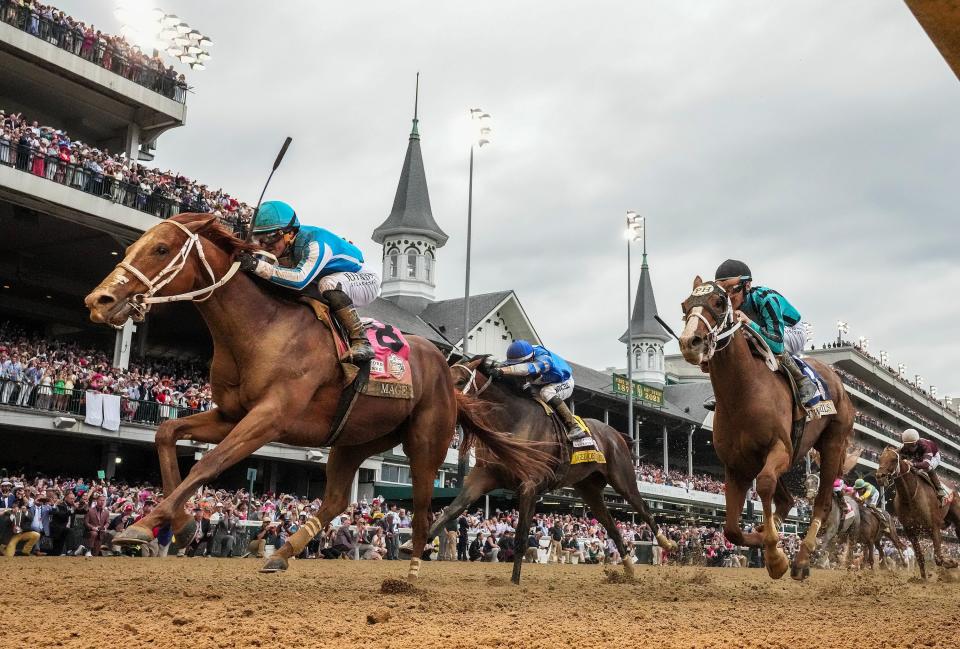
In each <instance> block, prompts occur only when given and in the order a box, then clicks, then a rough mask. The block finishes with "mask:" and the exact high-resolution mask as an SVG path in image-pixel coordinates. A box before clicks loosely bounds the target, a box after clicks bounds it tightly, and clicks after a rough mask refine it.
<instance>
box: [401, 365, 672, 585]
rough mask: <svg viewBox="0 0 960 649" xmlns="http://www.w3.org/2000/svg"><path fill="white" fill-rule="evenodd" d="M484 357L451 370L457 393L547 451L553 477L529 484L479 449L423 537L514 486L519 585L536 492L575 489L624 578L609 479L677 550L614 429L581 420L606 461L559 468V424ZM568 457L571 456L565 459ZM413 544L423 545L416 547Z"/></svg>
mask: <svg viewBox="0 0 960 649" xmlns="http://www.w3.org/2000/svg"><path fill="white" fill-rule="evenodd" d="M487 363H488V361H487V357H486V356H478V357H475V358H473V359H471V360H470V361H468V362H466V363H459V364H456V365H454V366H452V367H451V368H450V372H451V373H452V375H453V377H454V381H455V382H456V383H455V385H456V388H457V391H458V393H460V394H464V395H467V396H471V395H475V396H476V397H477V402H476V403H482V404H484V407H485V410H486V413H487V417H488V422H487V426H488V427H492V428H495V429H496V430H510V431H512V432H513V434H514V436H515V437H516V438H517V439H519V440H526V441H529V442H531V444H532V445H536V448H538V449H543V450H544V451H546V452H547V453H549V454H550V456H551V459H552V460H553V462H552V465H553V466H556V467H557V468H556V469H555V472H556V473H555V475H554V476H551V477H549V478H548V479H547V480H546V481H544V482H542V483H540V484H537V485H533V484H530V483H527V484H526V485H524V484H522V481H521V480H520V479H519V478H518V476H517V475H516V472H515V471H514V467H512V466H510V465H505V464H503V463H501V462H497V461H496V459H495V458H492V457H490V456H489V455H488V454H486V453H484V452H483V451H478V452H477V465H476V466H475V467H474V468H473V470H472V471H470V474H469V475H468V476H467V479H466V480H465V481H464V488H463V490H462V491H461V492H460V494H459V495H458V496H457V497H456V499H454V501H453V502H452V503H451V504H450V506H448V507H447V508H446V509H444V510H443V513H442V514H441V515H440V516H439V517H438V518H437V520H436V521H434V523H433V525H432V526H431V528H430V532H429V533H428V535H427V538H430V539H432V538H434V537H435V536H436V535H437V534H438V533H440V532H441V530H443V526H444V525H445V524H446V523H447V522H449V521H450V520H452V519H454V518H456V517H457V516H459V514H460V512H462V511H463V510H464V509H466V508H467V507H469V506H470V503H472V502H474V501H475V500H477V499H478V498H480V496H482V495H483V494H485V493H487V492H489V491H491V490H493V489H496V488H506V489H514V490H515V493H516V495H517V510H518V511H519V512H520V517H519V521H518V523H517V534H516V544H517V547H516V552H515V553H514V559H513V576H512V580H513V583H515V584H518V583H520V569H521V566H522V563H523V555H524V551H525V550H526V547H527V533H528V530H529V529H530V521H531V518H532V517H533V510H534V506H535V504H536V501H537V496H538V494H539V493H542V492H544V491H549V490H553V489H557V488H560V487H573V488H574V489H575V490H576V491H577V492H578V493H579V494H580V496H581V497H582V498H583V500H584V502H585V503H586V504H587V506H588V507H590V509H591V510H592V511H593V513H594V515H595V516H596V517H597V520H598V521H600V523H601V524H602V525H603V526H604V528H606V530H607V534H608V535H609V536H610V538H611V539H612V540H613V542H614V543H615V544H616V546H617V550H618V551H619V552H620V556H621V557H622V558H623V569H624V571H625V572H626V574H627V575H628V576H633V561H632V558H631V556H630V555H629V553H628V552H627V550H626V546H625V545H624V543H623V537H622V536H621V535H620V531H619V530H618V529H617V525H616V521H615V520H614V518H613V516H611V514H610V510H609V509H607V506H606V504H605V503H604V502H603V489H604V487H606V486H607V483H610V485H611V486H612V487H613V488H614V489H616V491H617V493H619V494H620V495H621V496H623V497H624V498H625V499H626V500H627V502H629V503H630V504H631V505H632V506H633V507H634V508H635V509H636V510H637V513H638V514H639V515H640V518H642V519H643V521H644V522H645V523H647V525H649V526H650V529H651V530H652V531H653V533H654V534H655V535H656V537H657V542H658V543H659V544H660V546H661V547H663V548H665V549H667V550H674V549H676V547H677V545H676V543H674V542H673V541H670V540H669V539H667V538H666V536H664V535H663V534H662V533H661V532H660V530H659V526H658V525H657V521H656V520H655V519H654V517H653V515H652V514H651V513H650V510H649V509H648V508H647V504H646V502H644V500H643V497H642V496H641V495H640V491H639V490H638V489H637V476H636V473H635V472H634V470H633V456H632V454H631V452H630V447H629V446H628V445H627V443H626V441H625V440H624V438H623V436H622V435H621V434H620V433H619V432H617V431H616V430H615V429H614V428H613V427H611V426H608V425H607V424H604V423H603V422H601V421H597V420H595V419H587V420H585V422H586V423H587V425H588V426H589V428H590V431H591V433H593V437H594V439H595V440H596V443H597V448H598V449H599V450H601V451H602V452H603V454H604V456H605V457H606V460H607V461H606V463H605V464H599V463H595V462H589V463H582V464H575V465H569V466H566V467H561V466H559V464H560V462H561V461H563V460H562V456H563V448H562V447H561V446H560V444H561V443H563V444H566V436H565V434H562V437H563V441H562V442H561V441H560V440H559V438H558V435H557V428H556V426H555V424H554V422H553V421H552V418H551V416H550V415H548V414H547V413H546V411H545V410H544V408H543V407H542V406H541V405H540V404H539V403H537V402H536V401H534V400H533V399H531V398H530V397H529V396H526V395H521V394H518V393H517V390H515V389H513V388H512V387H511V385H510V384H509V381H510V379H506V380H504V381H491V380H490V378H489V376H488V374H487V372H488V371H489V366H488V365H487ZM567 461H569V458H568V459H567ZM413 547H422V546H418V545H414V546H413Z"/></svg>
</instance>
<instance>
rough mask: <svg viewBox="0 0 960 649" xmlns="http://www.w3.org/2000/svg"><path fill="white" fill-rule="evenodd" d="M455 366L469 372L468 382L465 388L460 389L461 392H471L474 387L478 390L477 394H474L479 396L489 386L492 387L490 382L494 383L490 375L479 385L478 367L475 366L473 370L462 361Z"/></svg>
mask: <svg viewBox="0 0 960 649" xmlns="http://www.w3.org/2000/svg"><path fill="white" fill-rule="evenodd" d="M453 367H454V368H456V369H461V370H464V371H465V372H466V373H467V383H466V385H464V386H463V390H461V391H460V392H461V394H467V393H469V392H470V388H471V387H472V388H473V389H474V390H476V394H474V396H477V397H479V396H480V395H481V394H483V391H484V390H486V389H487V388H488V387H490V384H491V383H493V380H492V379H490V377H486V379H487V381H486V382H485V383H484V384H483V385H481V386H478V385H477V374H478V372H477V368H473V369H472V370H471V369H470V368H468V367H467V366H466V365H461V364H460V363H457V364H456V365H454V366H453Z"/></svg>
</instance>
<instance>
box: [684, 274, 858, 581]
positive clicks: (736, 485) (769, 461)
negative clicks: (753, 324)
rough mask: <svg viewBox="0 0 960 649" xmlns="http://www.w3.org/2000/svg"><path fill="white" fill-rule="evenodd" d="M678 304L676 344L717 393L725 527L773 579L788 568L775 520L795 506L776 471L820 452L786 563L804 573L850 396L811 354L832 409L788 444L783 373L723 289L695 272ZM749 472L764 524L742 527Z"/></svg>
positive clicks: (789, 416) (828, 493) (844, 433)
mask: <svg viewBox="0 0 960 649" xmlns="http://www.w3.org/2000/svg"><path fill="white" fill-rule="evenodd" d="M682 308H683V317H684V321H685V325H684V330H683V334H682V335H681V336H680V351H681V352H682V353H683V357H684V359H686V361H687V362H688V363H692V364H694V365H700V366H701V367H706V366H707V364H709V372H710V381H711V383H712V384H713V390H714V393H715V394H716V396H717V406H716V411H715V413H714V418H713V445H714V448H715V449H716V453H717V457H719V458H720V461H721V462H722V463H723V465H724V469H725V472H726V476H725V482H726V521H725V523H724V534H725V535H726V537H727V539H728V540H730V542H731V543H734V544H736V545H746V546H750V547H760V546H762V547H763V548H764V551H765V552H764V555H765V558H766V565H767V573H768V574H769V575H770V576H771V577H773V578H774V579H779V578H780V577H782V576H783V574H784V573H785V572H786V571H787V567H788V562H787V557H786V555H785V554H784V553H783V551H782V550H780V549H779V548H778V547H777V542H778V541H779V532H778V526H779V523H780V522H781V521H782V520H783V519H784V518H785V517H786V515H787V513H788V512H789V511H790V509H791V507H792V506H793V496H792V495H791V494H790V490H789V489H788V488H787V486H786V484H785V483H784V481H783V478H782V476H783V474H784V473H786V472H787V471H788V470H789V469H790V468H791V467H792V466H793V465H794V464H795V462H796V461H797V460H798V459H800V458H802V457H803V456H804V455H805V454H806V453H807V452H808V451H809V450H810V449H811V448H816V449H817V451H819V453H820V458H821V464H820V486H819V488H818V491H817V497H816V501H815V502H814V506H813V516H812V519H811V522H810V528H809V529H808V530H807V534H806V536H805V537H804V540H803V543H802V544H801V545H800V549H799V551H798V552H797V554H796V556H795V557H794V561H793V567H792V570H791V576H792V577H793V578H794V579H804V578H805V577H806V576H807V575H808V574H809V565H810V553H811V552H813V550H814V549H815V548H816V544H817V533H818V532H819V530H820V526H821V525H822V524H823V521H824V520H825V519H826V516H827V514H828V513H829V512H830V508H831V501H832V500H833V494H832V485H833V480H834V478H837V477H839V475H840V471H841V468H842V467H841V464H842V463H843V460H844V457H845V451H846V447H847V440H848V438H849V436H850V434H851V431H852V430H853V415H854V408H853V404H852V403H851V401H850V397H849V396H848V395H847V393H846V391H845V390H844V389H843V384H842V383H841V381H840V377H839V376H837V374H836V373H835V372H834V371H833V370H832V369H830V368H829V367H827V366H826V365H824V364H822V363H818V362H815V361H810V364H811V365H813V366H814V367H815V368H816V370H817V371H818V372H819V373H820V376H821V377H823V380H824V381H825V382H826V384H827V387H828V389H829V390H830V393H831V395H833V398H834V404H835V406H836V410H837V412H836V414H834V415H828V416H822V417H819V418H817V419H814V420H812V421H810V422H808V423H807V424H806V425H805V427H804V429H803V433H802V435H801V436H800V439H799V440H798V442H797V445H796V448H794V444H793V441H792V440H791V428H792V424H793V421H794V420H795V419H799V418H800V417H802V416H803V413H802V411H801V410H800V409H799V408H796V407H795V406H794V403H793V397H792V394H791V390H790V387H789V386H788V384H787V381H786V379H784V378H783V377H782V376H780V375H779V373H775V372H772V371H770V369H768V367H767V366H766V364H765V362H764V361H763V360H762V359H760V358H757V357H755V356H754V355H753V353H751V350H750V346H749V344H748V342H747V337H746V336H747V334H745V333H744V331H743V330H741V328H740V326H741V323H740V322H738V321H737V318H736V316H735V315H734V312H733V307H732V306H731V303H730V299H729V297H728V296H727V293H726V291H724V289H723V288H722V287H721V286H719V285H718V284H717V283H716V282H704V281H703V280H702V279H700V277H699V276H698V277H697V278H696V279H694V281H693V292H692V293H691V295H690V296H689V297H688V298H687V299H686V300H685V301H684V302H683V304H682ZM754 478H756V490H757V494H758V495H759V496H760V500H761V501H762V503H763V526H762V529H760V530H759V531H755V532H749V533H746V532H744V531H743V530H742V529H741V527H740V513H741V511H742V510H743V503H744V498H745V497H746V494H747V490H748V489H749V488H750V483H751V482H752V481H753V479H754ZM774 504H775V505H776V513H774V509H773V506H774Z"/></svg>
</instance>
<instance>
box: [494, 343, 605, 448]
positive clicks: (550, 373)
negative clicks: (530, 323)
mask: <svg viewBox="0 0 960 649" xmlns="http://www.w3.org/2000/svg"><path fill="white" fill-rule="evenodd" d="M503 376H519V377H524V378H527V379H529V381H530V384H531V386H532V387H535V388H540V398H541V399H543V400H544V401H546V402H547V404H548V405H549V406H550V407H551V408H553V409H554V410H555V411H556V413H557V415H558V416H559V417H560V419H561V421H563V425H564V426H566V428H567V439H568V440H570V441H571V442H574V441H576V440H578V439H583V438H584V437H587V433H586V431H585V430H583V429H582V428H581V427H580V424H579V423H577V420H576V418H574V416H573V413H572V412H570V409H569V408H568V407H567V404H566V402H565V399H569V398H570V397H571V396H572V395H573V371H572V370H571V369H570V365H568V364H567V362H566V361H565V360H563V359H562V358H560V357H559V356H557V355H556V354H554V353H553V352H551V351H550V350H548V349H546V348H544V347H541V346H540V345H531V344H530V343H528V342H527V341H526V340H515V341H513V342H512V343H510V346H509V347H507V362H506V363H504V364H503V365H496V366H494V367H493V368H491V370H490V377H491V378H500V377H503Z"/></svg>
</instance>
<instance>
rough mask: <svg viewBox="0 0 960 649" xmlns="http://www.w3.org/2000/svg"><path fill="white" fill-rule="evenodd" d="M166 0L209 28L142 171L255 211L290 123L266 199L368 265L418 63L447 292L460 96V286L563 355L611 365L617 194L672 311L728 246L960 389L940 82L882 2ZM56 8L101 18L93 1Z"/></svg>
mask: <svg viewBox="0 0 960 649" xmlns="http://www.w3.org/2000/svg"><path fill="white" fill-rule="evenodd" d="M158 2H159V0H158ZM163 2H164V4H162V5H161V6H162V8H163V9H165V10H167V11H171V12H174V13H176V14H178V15H179V16H181V17H183V18H184V19H185V20H186V21H187V22H189V23H190V24H191V26H193V27H195V28H197V29H199V30H200V31H202V32H204V33H207V34H209V35H210V36H211V37H212V38H213V40H214V42H215V45H214V47H213V48H212V54H213V58H212V60H211V61H210V62H209V65H208V68H207V70H205V71H202V72H193V73H190V74H189V82H190V84H191V85H192V86H194V94H192V95H190V97H189V99H188V114H187V126H186V127H184V128H181V129H178V130H176V131H174V132H171V133H168V134H165V135H163V136H162V137H161V138H160V140H159V143H158V148H157V154H158V155H157V160H156V162H157V163H158V165H159V166H162V167H169V168H171V169H175V170H179V171H181V172H182V173H184V174H185V175H187V176H190V177H193V178H197V179H201V180H204V181H206V182H207V183H208V184H212V185H214V186H220V185H222V186H223V187H224V188H226V189H227V190H228V191H230V192H232V193H234V194H235V195H238V196H240V197H241V198H242V199H245V200H247V201H249V202H254V201H256V198H257V196H258V194H259V191H260V187H261V185H262V183H263V181H264V179H265V176H266V174H267V172H268V170H269V166H270V164H271V162H272V160H273V157H274V155H275V154H276V150H277V149H278V148H279V145H280V143H281V142H282V140H283V137H284V136H286V135H291V136H293V138H294V143H293V146H292V148H291V150H290V153H289V154H288V156H287V159H286V162H285V163H284V166H283V167H282V169H281V171H279V172H278V173H277V175H276V176H275V178H274V181H273V184H272V186H271V188H270V191H269V192H268V198H278V199H283V200H286V201H288V202H290V203H291V204H293V205H294V206H295V208H296V209H297V212H298V214H299V215H300V216H301V218H302V219H303V220H304V221H306V222H308V223H312V224H317V225H322V226H324V227H327V228H330V229H332V230H334V231H337V232H339V233H342V234H343V235H344V236H348V237H350V238H352V239H354V240H355V241H358V242H360V243H361V247H362V248H363V249H364V252H365V253H366V255H367V256H368V258H370V259H374V260H377V259H379V257H380V255H381V250H380V249H379V247H378V246H376V244H374V243H373V242H372V241H371V240H370V233H371V232H372V230H373V228H374V227H376V226H377V225H378V224H379V223H380V222H381V221H383V219H384V218H385V217H386V216H387V214H388V213H389V211H390V207H391V204H392V201H393V195H394V192H395V190H396V184H397V179H398V174H399V172H400V167H401V163H402V162H403V155H404V151H405V147H406V139H407V134H408V133H409V129H410V117H411V113H412V104H413V85H414V74H415V73H416V72H417V71H418V70H419V71H420V72H421V94H420V118H421V133H422V137H423V139H422V148H423V155H424V160H425V164H426V171H427V179H428V183H429V187H430V195H431V196H430V197H431V202H432V205H433V213H434V216H435V217H436V219H437V222H438V223H439V224H440V225H441V227H442V228H443V229H444V230H445V231H446V232H447V233H448V234H449V235H450V241H449V242H448V243H447V245H446V247H445V248H443V249H442V250H440V252H439V255H438V297H440V298H448V297H455V296H457V295H462V292H463V263H464V246H465V237H464V232H465V229H466V202H467V156H468V150H469V148H468V147H469V145H468V142H467V138H466V133H467V130H466V129H465V128H464V125H465V123H466V116H467V110H468V109H469V108H471V107H475V106H479V107H482V108H484V109H485V110H487V111H488V112H490V113H491V114H492V115H493V118H494V123H493V128H494V133H493V135H494V137H493V140H494V141H493V144H492V145H491V146H490V147H489V148H487V147H485V148H484V149H483V151H482V153H481V154H480V155H479V156H478V159H477V166H476V178H475V195H474V199H475V202H474V206H475V211H474V217H475V219H474V251H473V253H474V256H473V259H474V267H473V278H474V279H473V286H472V289H473V292H488V291H496V290H503V289H511V288H512V289H514V290H515V291H516V292H517V295H518V296H519V297H520V300H521V302H522V303H523V305H524V307H525V309H526V311H527V313H528V315H529V316H530V318H531V319H532V321H533V323H534V326H535V327H536V329H537V331H538V333H539V334H540V336H541V338H542V339H543V341H544V343H545V344H546V345H548V346H549V347H552V348H554V349H556V350H557V351H558V352H559V353H560V354H561V355H563V356H566V357H568V358H570V359H571V360H575V361H577V362H580V363H583V364H586V365H591V366H594V367H598V368H602V367H605V366H609V365H621V366H622V365H624V364H625V360H624V354H625V349H624V347H623V345H622V344H620V343H619V342H617V338H618V337H619V336H620V334H621V333H622V332H623V331H624V329H625V327H626V305H625V291H626V284H625V282H626V278H625V270H626V260H625V243H624V239H623V238H622V224H623V217H624V212H625V211H626V210H627V209H635V210H637V211H638V212H640V213H642V214H645V215H646V216H647V224H648V232H649V240H648V247H649V251H650V265H651V269H652V276H653V282H654V288H655V290H656V295H657V302H658V306H659V310H660V313H661V314H662V316H663V317H664V318H665V319H666V320H667V321H668V322H671V323H678V322H679V319H680V318H679V304H680V302H681V301H682V300H683V299H684V298H685V297H686V295H687V294H688V293H689V289H690V286H691V282H692V279H693V277H694V275H696V274H698V273H699V274H702V275H703V276H704V277H708V276H709V277H712V274H713V271H714V269H715V268H716V266H717V265H718V263H719V262H720V261H722V260H723V259H725V258H727V257H734V258H739V259H742V260H744V261H746V262H747V263H748V264H749V265H750V266H751V268H752V269H753V273H754V276H755V278H756V280H757V281H758V282H759V283H762V284H765V285H768V286H772V287H774V288H776V289H778V290H779V291H781V292H782V293H784V294H786V295H787V296H788V297H789V299H790V300H791V301H792V302H793V303H794V304H795V305H796V306H797V307H798V308H799V310H800V311H801V313H802V314H803V316H804V318H805V319H806V320H808V321H810V322H811V323H812V324H813V326H814V329H815V334H814V337H815V339H816V341H817V342H818V343H819V342H823V341H826V340H829V339H831V338H835V337H836V330H835V323H836V321H837V319H838V318H843V319H845V320H847V321H848V322H849V323H850V327H851V331H850V335H849V336H848V338H851V339H856V338H857V337H859V336H861V335H863V336H867V337H868V338H869V339H870V349H871V351H874V352H876V351H879V350H881V349H883V350H886V351H887V352H888V353H889V355H890V362H891V363H892V364H893V365H894V366H895V365H896V364H897V363H898V362H904V363H906V364H907V371H908V373H909V374H910V375H911V376H912V375H913V374H916V373H919V374H922V375H923V376H924V378H925V380H926V384H927V385H930V384H934V385H936V386H937V387H938V390H939V392H940V394H951V395H958V394H960V378H958V374H957V372H956V364H957V361H958V360H960V336H958V329H960V327H958V322H960V291H958V290H957V289H958V287H960V264H958V263H957V259H958V250H960V227H958V225H957V219H958V214H957V209H956V205H957V197H958V195H960V182H958V177H960V174H958V171H960V165H958V155H960V153H958V152H960V119H958V118H957V116H958V114H960V83H958V81H957V79H956V78H955V77H954V75H953V74H952V73H951V71H950V70H949V68H948V67H947V65H946V64H945V63H944V61H943V60H942V59H941V57H940V55H939V53H938V52H937V51H936V48H935V47H934V46H933V44H932V43H931V42H930V41H929V39H928V38H927V36H926V34H925V33H924V32H923V30H922V29H921V27H920V26H919V24H918V23H917V22H916V20H915V19H914V18H913V16H912V15H911V14H910V12H909V11H908V9H907V8H906V6H905V5H904V3H903V2H902V0H858V1H854V0H848V1H847V2H842V3H838V2H835V1H829V0H828V1H818V2H813V1H810V2H789V3H787V2H769V0H756V1H751V2H747V1H727V2H718V1H702V2H693V1H687V2H679V1H677V2H673V1H671V2H667V1H660V2H650V1H643V2H625V1H623V2H605V1H594V2H589V3H588V2H563V1H558V0H543V1H539V2H536V1H533V0H526V1H524V2H516V1H491V0H488V1H487V2H484V3H472V4H469V5H468V4H466V3H459V2H456V3H455V2H445V1H439V0H438V1H435V2H419V3H411V2H398V1H397V0H389V1H382V2H379V1H378V2H371V1H366V2H356V3H342V2H338V3H332V2H324V3H320V2H306V1H299V2H291V1H286V2H276V3H264V2H256V3H254V2H246V1H242V0H235V1H231V2H226V1H222V2H187V1H186V0H163ZM56 4H57V5H58V6H60V7H62V8H64V9H66V10H68V11H70V12H71V13H73V15H75V16H77V17H80V18H90V19H92V20H94V21H95V22H96V23H97V26H98V27H100V28H103V29H105V30H109V31H116V30H118V25H117V22H116V20H115V19H114V18H113V17H112V15H111V14H112V8H113V5H114V4H115V2H113V0H97V1H96V2H91V1H90V0H83V1H81V0H57V3H56ZM638 258H639V255H637V257H636V258H635V259H637V260H638ZM638 269H639V266H638ZM636 275H637V272H635V275H634V277H636ZM668 351H671V352H672V351H676V344H675V343H674V344H672V345H671V346H670V348H669V349H668Z"/></svg>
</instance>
